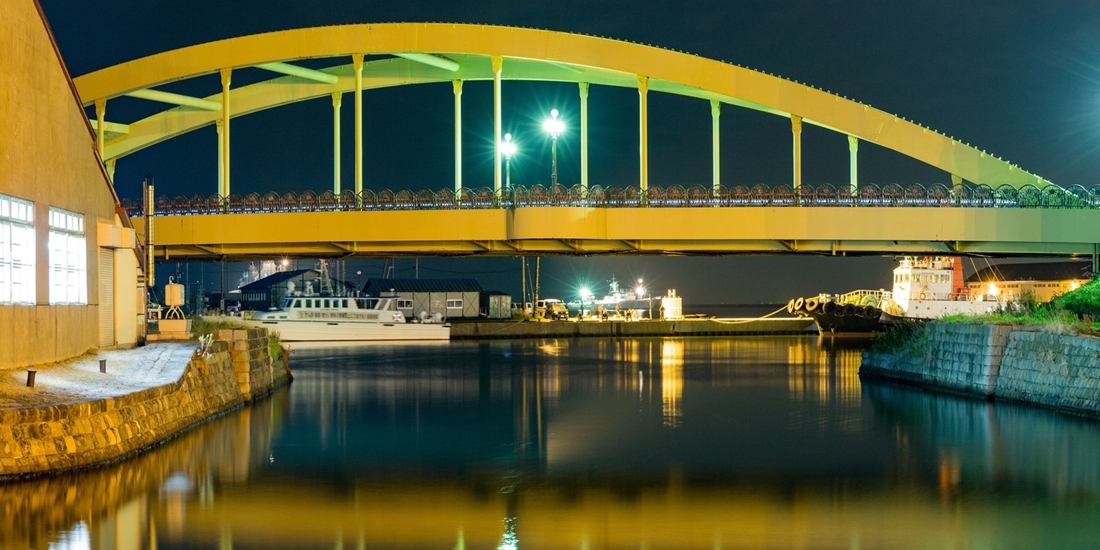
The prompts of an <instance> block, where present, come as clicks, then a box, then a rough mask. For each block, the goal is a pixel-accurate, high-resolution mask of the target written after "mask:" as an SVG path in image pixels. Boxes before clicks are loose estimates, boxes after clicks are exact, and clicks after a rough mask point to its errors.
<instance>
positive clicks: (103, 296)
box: [99, 248, 115, 347]
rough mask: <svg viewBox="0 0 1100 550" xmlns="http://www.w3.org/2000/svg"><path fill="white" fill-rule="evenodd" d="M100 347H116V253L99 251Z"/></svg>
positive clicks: (104, 250)
mask: <svg viewBox="0 0 1100 550" xmlns="http://www.w3.org/2000/svg"><path fill="white" fill-rule="evenodd" d="M99 345H100V347H110V346H113V345H115V251H114V250H111V249H110V248H100V249H99Z"/></svg>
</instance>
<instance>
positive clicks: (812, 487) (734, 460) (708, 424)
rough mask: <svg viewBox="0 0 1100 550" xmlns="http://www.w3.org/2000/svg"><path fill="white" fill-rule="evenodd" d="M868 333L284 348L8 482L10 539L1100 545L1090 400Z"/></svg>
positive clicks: (81, 544) (319, 545) (327, 544)
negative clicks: (864, 337)
mask: <svg viewBox="0 0 1100 550" xmlns="http://www.w3.org/2000/svg"><path fill="white" fill-rule="evenodd" d="M865 344H866V342H865V341H859V340H828V339H826V340H820V341H819V340H818V338H817V337H816V336H812V337H741V338H728V339H722V338H710V339H707V338H698V339H659V338H651V339H627V340H606V341H601V340H543V341H516V342H504V341H501V342H491V343H477V342H468V343H443V344H430V345H375V346H361V347H341V348H335V349H333V348H328V349H305V348H303V349H297V350H295V352H294V354H293V359H292V368H293V369H294V371H295V377H296V378H295V381H294V383H293V384H291V386H290V387H289V388H287V389H284V390H281V391H279V392H277V393H276V394H275V395H274V396H273V397H271V398H269V399H266V400H264V401H261V402H260V403H258V404H256V405H255V406H252V407H249V408H245V409H242V410H240V411H237V412H234V413H232V414H230V415H228V416H225V417H223V418H221V419H218V420H216V421H214V422H211V423H208V424H205V425H203V426H201V427H199V428H198V429H195V430H193V431H191V432H188V433H187V434H186V435H184V436H182V437H180V438H178V439H176V440H174V441H172V442H171V443H169V444H167V445H164V446H162V447H160V448H158V449H157V450H155V451H153V452H151V453H147V454H144V455H142V456H139V457H137V458H135V459H133V460H130V461H128V462H125V463H122V464H119V465H116V466H113V467H110V468H103V469H98V470H94V471H90V472H84V473H80V474H72V475H66V476H59V477H52V478H44V479H38V480H31V481H26V482H20V483H9V484H6V485H0V548H3V549H9V548H11V549H20V550H22V549H27V548H35V549H47V548H51V549H53V548H56V549H70V548H71V549H89V550H92V549H94V550H137V549H154V548H155V549H161V550H173V549H181V550H182V549H192V548H202V549H211V550H214V549H217V550H229V549H231V548H238V549H261V548H265V549H266V548H274V549H283V548H286V549H290V548H295V549H296V548H316V549H335V550H342V549H345V548H346V549H349V550H350V549H352V548H355V549H366V548H394V549H397V548H401V549H404V548H438V549H444V550H450V549H463V550H464V549H467V548H469V549H494V548H500V549H504V550H520V549H522V550H528V549H566V548H576V549H589V548H590V549H602V548H623V549H639V548H645V549H661V548H671V549H677V548H700V549H702V548H706V549H717V548H723V549H730V548H777V549H779V548H823V549H832V548H836V549H877V548H883V549H908V548H914V549H915V548H922V549H923V548H935V549H941V548H951V549H956V548H958V549H997V548H1021V549H1023V548H1028V549H1033V548H1058V549H1072V548H1100V498H1098V494H1097V492H1098V491H1100V423H1097V422H1094V421H1089V420H1084V419H1079V418H1074V417H1068V416H1064V415H1060V414H1057V413H1053V412H1050V411H1044V410H1038V409H1032V408H1026V407H1020V406H1014V405H1005V404H991V403H987V402H983V401H975V400H968V399H963V398H959V397H954V396H945V395H939V394H932V393H928V392H924V391H921V390H918V389H914V388H908V387H900V386H895V385H890V384H882V383H872V382H867V383H862V384H861V383H860V380H859V379H858V377H857V374H856V373H857V370H858V367H859V354H860V352H861V350H862V347H863V346H864V345H865Z"/></svg>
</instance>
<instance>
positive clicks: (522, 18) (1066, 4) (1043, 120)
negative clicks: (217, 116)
mask: <svg viewBox="0 0 1100 550" xmlns="http://www.w3.org/2000/svg"><path fill="white" fill-rule="evenodd" d="M41 2H42V6H43V8H44V10H45V12H46V15H47V19H48V20H49V23H50V25H51V27H52V29H53V32H54V35H55V37H56V39H57V41H58V43H59V46H60V49H61V53H62V55H63V56H64V58H65V62H66V63H67V64H68V67H69V70H70V72H71V73H72V74H73V75H74V76H79V75H81V74H85V73H88V72H91V71H94V70H97V69H100V68H103V67H107V66H111V65H114V64H117V63H121V62H125V61H128V60H131V59H134V58H137V57H141V56H145V55H150V54H154V53H158V52H161V51H165V50H169V49H174V48H180V47H185V46H189V45H193V44H199V43H203V42H208V41H211V40H217V39H222V38H230V37H234V36H242V35H247V34H254V33H259V32H266V31H274V30H282V29H289V28H298V27H310V26H322V25H334V24H346V23H367V22H393V21H445V22H463V23H490V24H500V25H515V26H525V27H536V28H546V29H552V30H559V31H569V32H579V33H586V34H593V35H598V36H606V37H609V38H617V39H623V40H630V41H636V42H641V43H645V44H652V45H656V46H661V47H666V48H671V49H676V50H681V51H686V52H690V53H695V54H699V55H702V56H705V57H711V58H715V59H720V60H724V61H727V62H730V63H735V64H738V65H742V66H745V67H749V68H753V69H758V70H762V71H765V72H768V73H772V74H776V75H779V76H783V77H786V78H790V79H793V80H797V81H800V82H805V83H808V84H811V85H814V86H816V87H819V88H822V89H825V90H829V91H831V92H834V93H837V94H839V95H843V96H846V97H850V98H853V99H855V100H857V101H861V102H864V103H867V104H870V105H872V106H874V107H877V108H879V109H882V110H884V111H887V112H890V113H894V114H898V115H900V116H903V117H905V118H907V119H910V120H914V121H917V122H919V123H921V124H923V125H925V126H928V127H930V128H934V129H936V130H938V131H940V132H942V133H944V134H946V135H949V136H953V137H955V138H957V139H959V140H961V141H964V142H967V143H970V144H972V145H974V146H976V147H978V148H979V149H984V150H986V151H988V152H990V153H992V154H994V155H997V156H1000V157H1002V158H1005V159H1007V160H1009V161H1010V162H1013V163H1015V164H1018V165H1019V166H1021V167H1022V168H1023V169H1025V170H1028V171H1030V172H1032V173H1035V174H1038V175H1040V176H1042V177H1044V178H1047V179H1049V180H1051V181H1053V182H1055V183H1057V184H1060V185H1063V186H1068V185H1073V184H1080V185H1084V186H1086V187H1090V186H1092V185H1093V184H1094V183H1100V181H1098V180H1097V179H1096V178H1094V174H1096V173H1097V172H1098V170H1097V168H1100V63H1098V60H1100V32H1098V30H1097V29H1100V2H1094V1H1089V0H1047V1H1038V0H1036V1H1023V0H999V1H989V0H982V1H975V2H957V1H949V0H922V1H920V2H883V1H881V0H879V1H871V0H864V1H861V0H854V1H853V0H849V1H818V0H813V1H811V0H803V1H778V0H759V1H732V0H725V1H717V0H715V1H710V0H686V1H679V2H653V1H643V0H633V1H630V2H627V1H624V0H601V1H598V2H597V1H587V2H585V1H578V0H560V1H555V2H533V1H528V2H515V1H512V2H503V1H498V0H492V1H480V2H461V1H443V0H420V1H417V0H411V1H410V0H404V1H399V2H374V1H308V2H307V1H302V0H293V1H292V0H265V1H262V2H261V1H251V0H232V1H227V0H220V1H211V0H191V1H187V2H179V1H167V0H104V1H89V2H72V1H69V0H41ZM346 62H347V61H346V60H330V61H322V62H319V64H320V66H325V65H330V64H344V63H346ZM242 77H243V78H248V77H245V76H244V75H243V74H242ZM243 78H242V80H243ZM237 80H238V79H237V78H235V80H234V84H235V85H236V84H237V83H238V81H237ZM170 89H172V90H174V91H181V92H186V93H192V94H197V95H208V94H213V93H217V92H219V91H220V84H219V82H218V80H217V77H213V76H211V77H206V78H201V79H196V80H195V81H194V82H188V83H183V84H179V85H176V87H175V88H170ZM504 98H505V103H504V125H505V129H506V130H509V131H512V133H514V134H516V137H517V140H519V141H520V143H521V144H522V147H523V150H522V152H521V153H520V155H519V156H518V157H517V159H516V161H515V164H514V165H513V168H514V171H513V181H514V182H515V183H517V184H522V185H528V184H532V183H537V182H543V183H545V182H546V180H548V179H549V173H550V167H549V164H550V162H549V146H548V142H547V140H546V138H545V137H544V136H543V135H542V134H541V133H540V132H539V130H538V127H537V124H538V121H539V120H540V119H541V118H542V117H543V116H545V114H544V113H545V112H546V111H549V109H550V108H551V107H556V108H558V109H560V110H561V111H562V113H563V116H564V117H565V120H566V122H567V124H570V123H571V122H572V123H571V124H570V126H571V127H573V128H575V127H576V120H577V118H576V117H577V116H578V112H577V101H578V100H577V92H576V86H575V85H572V84H552V83H522V82H507V81H506V82H505V84H504ZM364 101H365V104H366V108H365V115H364V122H365V128H367V129H368V130H367V135H366V136H365V142H366V143H365V150H364V162H365V163H366V166H367V172H366V176H365V180H366V183H365V185H366V186H367V187H370V188H374V189H381V188H387V187H388V188H391V189H401V188H411V189H420V188H429V189H441V188H445V187H449V186H451V185H453V181H454V180H453V177H454V176H453V166H454V156H453V141H452V140H453V110H452V109H453V103H452V101H453V100H452V95H451V90H450V85H449V84H439V85H423V86H409V87H401V88H396V89H390V90H380V91H370V92H368V93H367V94H365V95H364ZM589 108H590V130H589V132H590V134H589V139H590V159H591V160H590V171H589V174H590V180H591V182H592V184H603V185H628V184H635V183H636V182H637V179H638V176H637V170H638V168H637V122H636V118H635V117H636V113H637V93H636V92H635V91H633V90H625V89H609V88H603V87H600V88H597V87H594V88H593V90H592V92H591V95H590V99H589ZM156 109H159V107H157V106H150V105H149V104H147V103H144V102H142V101H141V100H136V99H131V98H123V99H119V100H113V101H111V102H110V103H109V104H108V117H107V118H108V120H111V121H114V122H123V123H126V122H132V121H134V120H137V119H139V118H142V117H144V116H147V115H148V114H151V112H153V110H156ZM491 109H492V91H491V85H490V84H488V83H468V84H467V85H466V88H465V93H464V95H463V123H464V138H463V144H464V147H465V151H464V155H463V157H464V158H463V163H464V167H465V169H464V176H463V177H464V181H465V182H466V183H467V184H468V185H471V184H473V185H485V184H487V185H491V182H492V155H491V149H490V148H489V147H486V146H485V143H486V141H487V140H488V139H491V138H488V137H487V136H490V135H491V125H492V116H491ZM342 111H343V112H342V115H343V120H344V122H343V130H344V132H345V135H344V138H343V142H344V144H345V147H344V151H343V154H344V160H343V169H344V172H343V175H342V177H343V181H344V182H350V181H354V179H353V178H354V176H353V170H354V164H353V156H352V155H353V152H352V151H351V146H350V145H349V144H351V143H353V141H352V134H351V132H352V127H353V126H352V122H351V120H352V113H353V111H352V109H350V108H345V109H343V110H342ZM331 116H332V115H331V103H330V102H329V100H328V99H327V98H326V99H321V100H315V101H311V102H305V103H299V104H295V105H292V106H289V107H284V108H281V109H275V110H270V111H266V112H263V113H259V114H254V115H249V116H247V117H243V118H240V119H235V120H234V122H233V134H232V136H233V147H232V151H233V162H232V164H231V166H232V169H233V176H232V184H233V190H234V191H237V192H242V193H243V192H249V191H260V192H263V191H268V190H280V191H281V190H290V189H294V190H296V191H299V192H300V191H303V190H306V189H314V190H323V189H326V188H331V181H332V160H331V159H332V156H331V155H332V154H331V146H332V145H331V139H332V138H331V131H332V130H331ZM721 120H722V146H723V151H722V175H723V184H725V185H734V184H755V183H767V184H782V183H788V182H789V180H790V124H789V122H788V121H787V120H785V119H782V118H780V117H774V116H770V115H764V114H760V113H755V112H749V111H745V110H740V109H735V108H732V107H729V106H727V107H726V108H725V109H724V110H723V114H722V119H721ZM709 128H710V115H709V106H708V105H707V104H706V102H703V101H699V100H691V99H685V98H680V97H674V96H668V95H662V94H650V132H651V134H650V136H651V137H650V183H651V185H660V186H664V185H671V184H674V183H679V184H687V185H690V184H694V183H703V184H707V183H709V182H710V159H709V151H710V132H709ZM577 146H578V136H577V134H576V133H575V132H573V133H570V132H568V131H567V133H566V135H565V136H563V138H562V140H561V147H560V150H559V155H560V156H559V162H560V173H561V180H562V181H563V182H567V183H574V182H576V181H579V153H578V151H577ZM803 148H804V164H803V178H804V182H805V183H806V184H808V185H815V184H818V183H823V182H831V183H836V184H843V183H844V182H846V181H847V177H848V175H847V173H848V159H847V141H846V140H845V138H844V136H842V135H840V134H835V133H832V132H829V131H826V130H821V129H818V128H814V127H808V129H807V130H806V131H805V133H804V135H803ZM216 170H217V146H216V140H215V132H214V129H213V128H212V127H210V128H205V129H203V130H199V131H196V132H192V133H190V134H187V135H185V136H183V137H180V138H176V139H175V140H171V141H169V142H167V143H165V144H162V145H158V146H155V147H153V148H150V149H146V150H144V151H141V152H139V153H136V154H134V155H131V156H128V157H125V158H123V159H121V160H120V161H119V164H118V169H117V172H116V182H117V187H118V189H119V193H120V195H122V196H132V197H136V196H137V194H138V193H137V189H138V188H139V185H140V182H141V178H142V176H144V175H145V174H146V173H152V174H154V175H155V176H156V181H157V190H158V192H159V193H161V194H187V195H191V194H194V193H202V194H210V193H213V192H214V191H215V190H216V186H217V171H216ZM860 179H861V182H863V183H880V184H885V183H894V182H897V183H903V184H906V183H935V182H948V181H949V177H948V176H947V175H946V174H944V173H942V172H939V171H938V170H935V169H933V168H930V167H928V166H926V165H924V164H922V163H919V162H916V161H913V160H910V159H907V158H905V157H903V156H901V155H898V154H896V153H893V152H890V151H886V150H883V149H881V148H877V147H875V146H871V145H868V144H863V145H862V146H861V147H860ZM412 263H413V262H412V260H399V261H398V266H397V267H398V275H399V276H400V275H406V274H407V275H410V276H411V267H412ZM406 264H407V265H406ZM518 265H519V262H518V260H514V259H464V260H431V259H425V260H422V261H421V273H420V274H421V276H422V277H426V276H436V277H443V276H467V275H468V276H474V277H477V278H478V279H480V280H481V282H482V285H483V286H485V287H486V288H499V289H501V290H506V291H510V292H513V293H518V286H519V282H518V281H519V277H518ZM892 266H893V261H892V259H890V258H863V259H856V258H803V257H760V256H754V257H743V256H738V257H721V258H698V257H693V258H655V257H644V258H642V257H629V258H627V257H613V258H611V257H593V258H547V259H545V260H544V262H543V267H544V275H545V276H544V279H543V287H544V292H543V295H553V296H557V297H562V298H566V299H569V298H572V297H574V295H575V288H576V287H577V285H578V284H579V283H580V282H583V281H587V282H589V283H590V284H592V286H593V288H597V289H600V288H601V287H602V284H603V281H605V280H606V279H607V278H609V277H610V276H612V275H616V276H617V277H618V278H619V279H620V280H623V279H633V278H636V277H645V278H646V279H647V280H649V281H651V282H652V285H653V287H655V288H657V289H658V292H663V290H664V289H665V288H677V289H678V290H679V291H680V293H681V294H682V295H684V296H685V301H686V302H688V303H738V302H760V301H779V300H782V301H786V299H787V298H788V297H791V296H793V295H795V294H803V295H806V294H816V293H818V292H822V291H827V292H842V291H847V290H850V289H852V288H857V287H860V288H864V287H870V288H879V287H885V286H888V285H889V284H890V273H889V271H890V269H891V268H892ZM348 269H349V270H350V271H351V272H354V271H355V270H361V271H363V273H364V276H363V277H364V278H367V277H368V276H378V275H379V274H380V273H381V262H376V261H360V262H351V265H350V266H349V268H348ZM193 270H194V269H193ZM206 271H207V281H208V282H209V280H210V279H211V275H212V274H213V273H214V270H213V269H212V268H211V267H210V266H208V267H207V269H206Z"/></svg>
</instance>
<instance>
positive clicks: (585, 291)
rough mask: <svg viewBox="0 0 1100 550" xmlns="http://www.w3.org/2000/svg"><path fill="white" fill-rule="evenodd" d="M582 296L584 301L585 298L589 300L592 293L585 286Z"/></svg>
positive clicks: (582, 289) (582, 288)
mask: <svg viewBox="0 0 1100 550" xmlns="http://www.w3.org/2000/svg"><path fill="white" fill-rule="evenodd" d="M580 294H581V299H584V298H588V297H589V296H591V295H592V291H590V290H588V287H586V286H585V287H581V290H580Z"/></svg>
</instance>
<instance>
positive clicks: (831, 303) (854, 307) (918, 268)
mask: <svg viewBox="0 0 1100 550" xmlns="http://www.w3.org/2000/svg"><path fill="white" fill-rule="evenodd" d="M1010 298H1011V297H1010V296H1005V295H1002V294H997V295H992V294H972V293H971V292H969V291H968V290H967V287H966V281H965V280H964V278H963V272H962V264H961V263H960V262H959V261H958V260H957V259H956V258H951V257H943V256H935V257H910V256H906V257H903V258H902V259H901V261H900V262H899V263H898V267H896V268H895V269H894V286H893V289H892V290H889V291H887V290H883V289H879V290H854V291H852V292H848V293H845V294H819V295H817V296H811V297H808V298H795V299H792V300H790V301H789V302H787V312H788V313H791V314H793V315H798V316H800V317H810V318H812V319H813V320H814V323H815V324H817V329H818V331H819V332H821V333H822V334H825V333H861V332H881V331H883V330H885V328H886V327H887V325H890V324H892V323H894V322H896V321H898V320H901V319H922V320H927V319H939V318H941V317H945V316H948V315H957V314H979V313H987V312H990V311H993V310H995V309H999V308H1002V307H1004V305H1005V303H1006V300H1008V299H1010Z"/></svg>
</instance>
